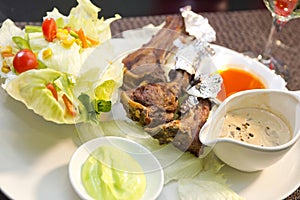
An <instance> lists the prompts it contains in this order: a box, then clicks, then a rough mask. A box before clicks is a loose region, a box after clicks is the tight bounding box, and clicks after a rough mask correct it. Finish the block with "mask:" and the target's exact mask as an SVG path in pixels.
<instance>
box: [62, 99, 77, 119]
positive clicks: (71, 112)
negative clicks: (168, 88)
mask: <svg viewBox="0 0 300 200" xmlns="http://www.w3.org/2000/svg"><path fill="white" fill-rule="evenodd" d="M62 99H63V101H64V104H65V106H66V110H67V113H68V114H69V115H71V116H73V117H75V116H76V111H75V108H74V106H73V104H72V102H71V101H70V100H69V99H68V97H67V96H66V95H65V94H64V95H63V96H62Z"/></svg>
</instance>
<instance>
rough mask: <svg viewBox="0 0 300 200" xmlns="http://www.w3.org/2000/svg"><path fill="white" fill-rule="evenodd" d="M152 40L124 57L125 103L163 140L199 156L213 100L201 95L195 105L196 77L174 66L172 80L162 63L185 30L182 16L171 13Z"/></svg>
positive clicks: (132, 115) (131, 114)
mask: <svg viewBox="0 0 300 200" xmlns="http://www.w3.org/2000/svg"><path fill="white" fill-rule="evenodd" d="M164 28H168V29H171V30H172V31H168V30H167V29H162V30H161V31H159V32H158V33H157V34H156V35H155V36H153V37H152V39H151V41H149V42H148V43H147V44H145V45H143V47H142V48H141V49H139V50H137V51H136V52H133V53H132V54H130V55H128V56H127V57H126V58H124V60H123V63H124V65H125V72H124V77H123V89H124V91H123V92H122V93H121V103H122V104H123V107H124V109H125V110H126V113H127V116H128V117H129V118H131V119H132V120H134V121H136V122H138V123H139V124H141V125H142V126H143V128H144V130H145V131H146V132H148V133H149V134H150V135H151V136H152V137H154V138H156V139H157V140H158V141H159V143H160V144H167V143H172V144H173V145H174V146H175V147H177V148H179V149H180V150H182V151H189V152H191V153H193V154H194V155H196V156H199V154H200V153H201V152H200V151H201V143H200V141H199V136H198V134H199V131H200V129H201V127H202V126H203V124H204V123H205V122H206V120H207V118H208V115H209V112H210V109H211V103H210V101H209V100H208V99H201V98H198V103H197V104H196V105H193V106H191V105H190V104H189V103H188V101H187V97H188V94H187V93H186V89H187V87H188V86H189V84H190V82H191V80H192V77H191V76H190V75H189V74H188V73H187V72H186V71H182V70H171V71H170V73H169V80H170V81H169V82H167V78H166V76H165V71H164V70H163V68H162V66H163V64H164V63H165V61H166V59H167V57H168V56H169V55H170V53H171V51H173V50H174V45H173V41H174V40H175V39H177V38H178V37H179V36H180V34H181V33H183V32H184V25H183V20H182V18H181V17H180V16H174V17H168V18H167V21H166V25H165V27H164Z"/></svg>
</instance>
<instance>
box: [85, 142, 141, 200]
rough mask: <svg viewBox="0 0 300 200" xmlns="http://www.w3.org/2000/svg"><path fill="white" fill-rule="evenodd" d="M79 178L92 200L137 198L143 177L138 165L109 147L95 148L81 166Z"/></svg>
mask: <svg viewBox="0 0 300 200" xmlns="http://www.w3.org/2000/svg"><path fill="white" fill-rule="evenodd" d="M81 179H82V183H83V186H84V188H85V189H86V191H87V193H88V194H89V195H90V196H91V197H93V198H94V199H110V200H113V199H118V200H122V199H124V200H125V199H131V200H134V199H141V198H142V196H143V194H144V192H145V189H146V178H145V175H144V172H143V170H142V167H141V166H140V165H139V163H138V162H137V161H136V160H135V159H134V158H132V157H131V156H130V155H129V154H127V153H125V152H124V151H122V150H120V149H118V148H116V147H113V146H102V147H99V148H98V149H96V150H95V151H94V152H93V153H92V155H91V156H89V158H88V159H87V160H86V162H85V163H84V165H83V166H82V171H81Z"/></svg>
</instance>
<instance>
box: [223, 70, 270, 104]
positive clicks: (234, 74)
mask: <svg viewBox="0 0 300 200" xmlns="http://www.w3.org/2000/svg"><path fill="white" fill-rule="evenodd" d="M219 73H220V75H221V77H222V78H223V85H222V91H223V92H220V94H219V99H221V100H224V99H225V98H226V97H228V96H230V95H232V94H234V93H236V92H240V91H243V90H251V89H264V88H266V86H265V85H264V83H263V82H262V81H261V80H260V79H259V78H258V77H256V76H255V75H253V74H251V73H249V72H247V71H245V70H242V69H237V68H227V69H225V70H222V71H219ZM224 91H225V94H224ZM222 93H223V94H222Z"/></svg>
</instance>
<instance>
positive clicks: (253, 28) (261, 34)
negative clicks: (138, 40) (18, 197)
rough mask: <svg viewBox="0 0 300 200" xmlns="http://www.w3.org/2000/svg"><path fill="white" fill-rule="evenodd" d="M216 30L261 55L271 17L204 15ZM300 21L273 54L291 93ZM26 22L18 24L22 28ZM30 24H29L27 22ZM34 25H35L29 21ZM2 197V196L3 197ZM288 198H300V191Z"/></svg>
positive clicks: (137, 22)
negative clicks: (283, 68) (285, 74)
mask: <svg viewBox="0 0 300 200" xmlns="http://www.w3.org/2000/svg"><path fill="white" fill-rule="evenodd" d="M200 14H201V15H203V16H205V17H207V18H208V20H209V22H210V24H211V25H212V26H213V28H214V29H215V30H216V33H217V40H216V42H215V44H218V45H221V46H224V47H227V48H230V49H232V50H235V51H237V52H246V51H251V52H253V53H254V54H256V55H258V54H260V53H261V52H262V50H263V49H264V46H265V43H266V40H267V37H268V33H269V30H270V27H271V21H272V19H271V15H270V13H269V12H268V11H266V10H249V11H232V12H203V13H200ZM165 17H166V15H157V16H144V17H143V16H142V17H128V18H123V19H121V20H118V21H115V22H113V23H112V24H111V30H112V35H115V34H118V33H120V32H122V31H125V30H128V29H135V28H140V27H142V26H144V25H147V24H149V23H152V24H154V25H158V24H160V23H161V22H163V21H164V19H165ZM299 23H300V19H299V20H297V19H296V20H291V21H290V22H288V23H287V24H286V25H285V27H284V28H283V30H282V32H281V33H280V35H279V40H280V41H281V43H280V42H277V43H278V44H280V45H276V47H275V48H274V51H273V54H274V55H275V56H276V57H277V58H279V59H281V60H282V61H284V62H285V63H286V64H287V65H288V67H289V72H290V74H291V77H290V79H289V80H288V82H287V88H288V89H289V90H300V59H299V58H298V56H299V52H300V45H299V41H300V26H299ZM24 24H25V23H21V22H20V23H18V25H19V26H23V25H24ZM26 24H28V23H26ZM30 24H35V22H30ZM0 197H1V195H0ZM286 199H288V200H291V199H300V188H298V189H297V190H296V191H295V192H294V193H293V194H291V195H290V196H289V197H287V198H286Z"/></svg>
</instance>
